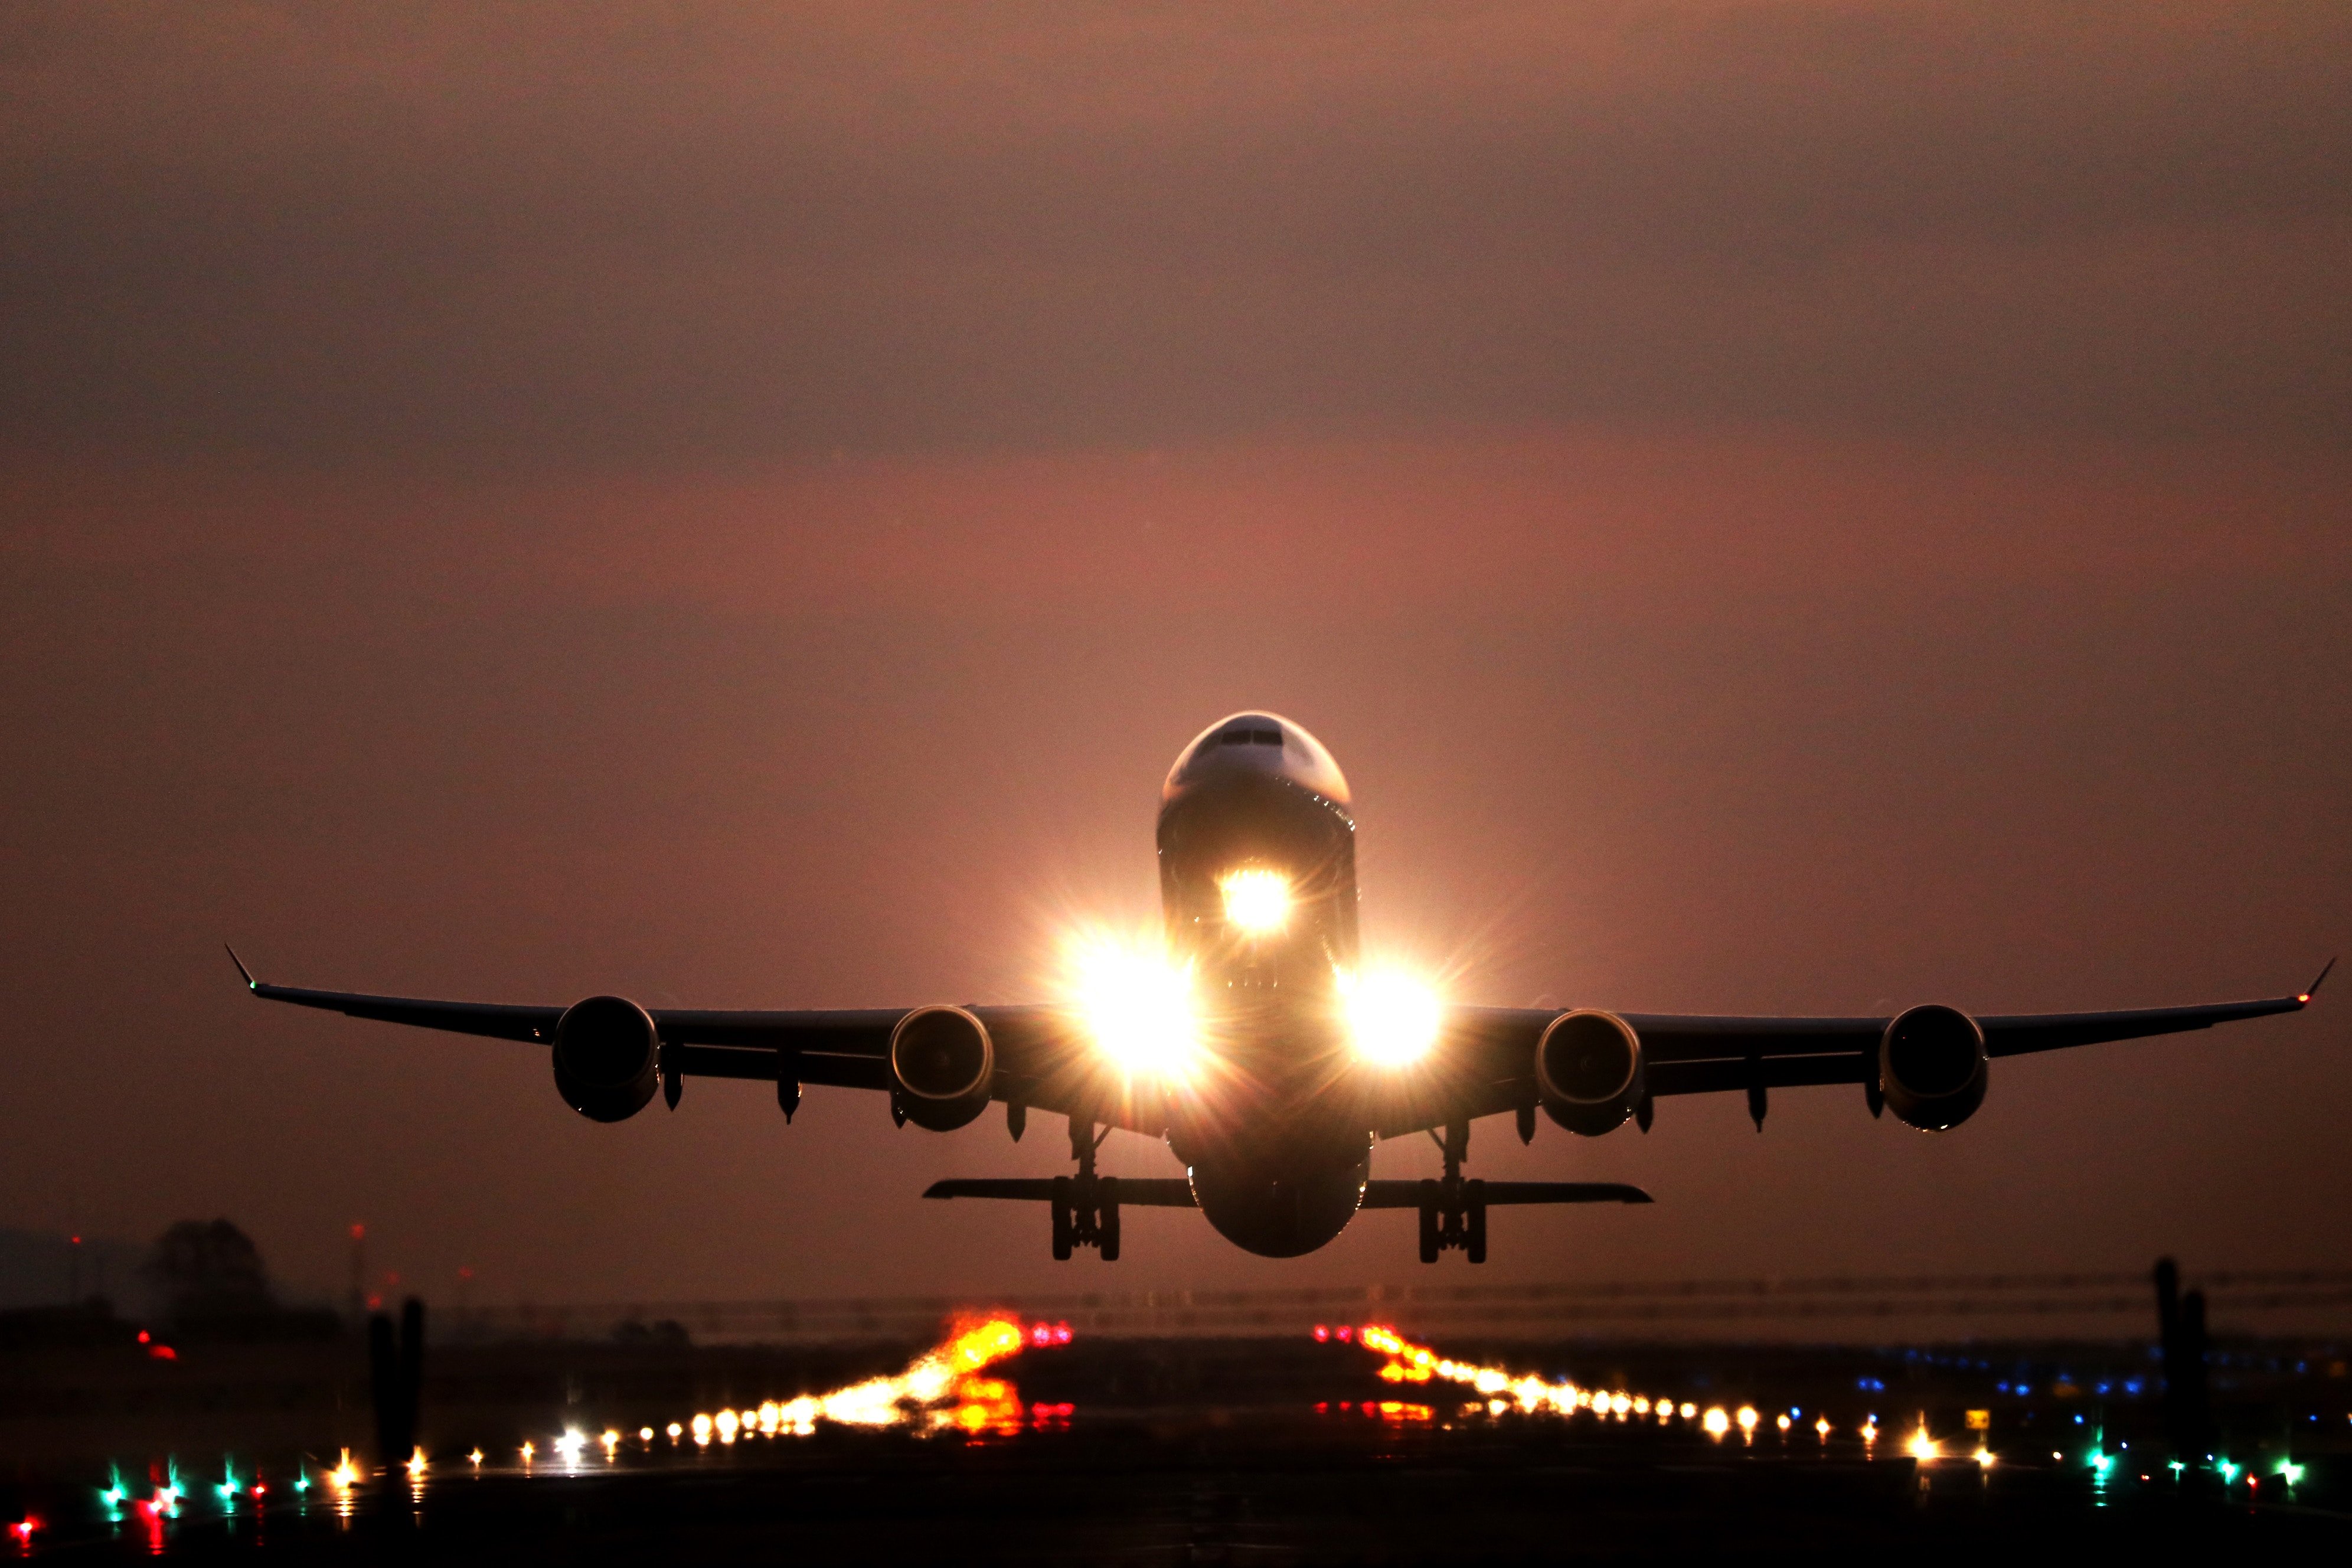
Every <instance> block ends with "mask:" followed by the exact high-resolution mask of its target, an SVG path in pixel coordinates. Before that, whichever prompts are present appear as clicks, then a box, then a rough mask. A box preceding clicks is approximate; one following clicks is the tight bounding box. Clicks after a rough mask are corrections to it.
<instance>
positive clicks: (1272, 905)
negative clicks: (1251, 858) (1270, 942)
mask: <svg viewBox="0 0 2352 1568" xmlns="http://www.w3.org/2000/svg"><path fill="white" fill-rule="evenodd" d="M1217 889H1218V890H1219V891H1220V892H1222V893H1223V894H1224V895H1225V921H1226V922H1227V923H1228V924H1230V925H1232V926H1233V927H1234V929H1235V930H1236V931H1240V932H1241V933H1242V934H1243V935H1244V936H1272V935H1273V934H1274V933H1275V932H1276V931H1280V930H1281V929H1282V928H1283V926H1284V925H1285V924H1286V922H1287V921H1289V919H1290V879H1289V878H1287V877H1286V876H1284V875H1283V874H1282V873H1281V872H1279V871H1268V870H1265V868H1250V869H1248V870H1244V871H1234V872H1230V873H1228V874H1227V875H1226V876H1225V877H1224V879H1223V880H1221V881H1220V882H1218V884H1217Z"/></svg>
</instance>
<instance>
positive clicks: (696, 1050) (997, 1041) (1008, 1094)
mask: <svg viewBox="0 0 2352 1568" xmlns="http://www.w3.org/2000/svg"><path fill="white" fill-rule="evenodd" d="M229 957H230V959H231V960H232V961H233V962H236V968H237V973H238V974H239V975H241V976H243V978H244V980H245V984H246V988H247V990H249V991H251V992H252V993H253V994H254V995H256V996H258V997H260V998H262V999H263V1000H264V1001H268V1002H286V1003H290V1004H292V1005H295V1006H298V1007H317V1008H320V1009H321V1010H323V1011H326V1012H331V1013H341V1014H343V1015H345V1016H349V1017H353V1018H367V1019H372V1020H374V1021H376V1022H379V1023H386V1024H406V1025H409V1026H412V1027H415V1028H422V1029H439V1030H443V1031H446V1032H448V1033H451V1034H459V1035H475V1036H481V1037H488V1038H492V1039H502V1040H516V1041H520V1042H523V1043H526V1044H533V1045H541V1046H547V1045H551V1044H552V1043H553V1042H554V1039H555V1026H556V1021H557V1020H558V1019H560V1018H562V1016H563V1012H564V1010H563V1009H562V1007H558V1006H534V1005H513V1004H508V1003H498V1002H445V1001H436V1000H433V999H430V998H425V997H416V996H383V995H376V994H370V993H365V992H355V991H314V990H311V989H309V988H307V987H304V986H299V985H273V984H269V983H268V982H267V981H261V980H256V979H255V978H254V977H253V974H252V973H251V972H250V971H248V970H247V968H246V967H245V964H244V963H243V962H242V961H241V960H237V958H236V952H234V951H232V952H230V954H229ZM910 1011H912V1009H910V1008H906V1007H857V1008H839V1009H830V1010H828V1009H760V1008H751V1009H720V1008H707V1007H648V1008H646V1016H649V1017H651V1018H652V1019H653V1021H654V1027H655V1029H656V1031H657V1032H658V1034H659V1036H660V1038H661V1047H662V1060H663V1064H664V1068H665V1069H666V1070H667V1071H671V1072H674V1073H676V1074H677V1076H678V1077H679V1078H680V1079H688V1078H730V1079H756V1080H765V1081H782V1082H789V1083H798V1084H821V1085H824V1086H827V1087H830V1088H835V1089H883V1090H887V1089H889V1088H890V1068H889V1063H888V1059H887V1058H888V1056H889V1050H890V1032H891V1030H892V1029H893V1028H894V1027H896V1026H897V1025H898V1020H899V1019H900V1018H902V1017H904V1016H906V1015H907V1014H908V1012H910ZM971 1012H972V1013H973V1014H974V1015H975V1016H977V1017H978V1018H979V1019H980V1021H981V1022H982V1024H984V1025H985V1026H987V1028H988V1033H989V1038H990V1040H991V1042H992V1045H993V1046H994V1047H995V1050H996V1053H997V1070H996V1077H995V1080H994V1086H993V1093H992V1099H995V1100H1018V1101H1020V1102H1021V1103H1022V1104H1024V1105H1030V1106H1034V1107H1035V1108H1037V1109H1038V1110H1056V1111H1065V1112H1067V1111H1070V1110H1082V1109H1084V1108H1085V1106H1086V1105H1087V1104H1088V1103H1089V1102H1093V1101H1098V1100H1100V1099H1101V1098H1102V1097H1100V1096H1098V1095H1097V1094H1095V1093H1093V1092H1091V1090H1092V1088H1093V1075H1092V1074H1090V1073H1088V1072H1087V1071H1086V1070H1085V1067H1086V1063H1087V1053H1086V1052H1085V1051H1084V1050H1083V1048H1082V1045H1081V1042H1079V1041H1078V1040H1077V1038H1076V1036H1075V1033H1074V1031H1073V1029H1072V1027H1071V1026H1070V1025H1069V1023H1068V1021H1067V1017H1066V1014H1065V1013H1064V1012H1063V1011H1062V1010H1061V1009H1059V1008H1055V1007H1049V1006H1042V1005H1028V1006H979V1007H974V1008H972V1009H971ZM1149 1109H1150V1108H1149V1107H1139V1106H1129V1105H1118V1104H1100V1105H1098V1107H1097V1120H1099V1121H1112V1122H1115V1123H1118V1124H1119V1125H1129V1123H1130V1122H1131V1121H1132V1122H1134V1123H1135V1124H1136V1125H1137V1126H1138V1127H1139V1130H1142V1131H1150V1132H1155V1133H1156V1132H1157V1131H1159V1130H1160V1129H1159V1127H1158V1125H1157V1123H1156V1122H1154V1123H1152V1124H1150V1125H1149V1126H1142V1125H1141V1120H1140V1119H1139V1118H1138V1117H1137V1114H1136V1113H1137V1112H1138V1111H1148V1110H1149Z"/></svg>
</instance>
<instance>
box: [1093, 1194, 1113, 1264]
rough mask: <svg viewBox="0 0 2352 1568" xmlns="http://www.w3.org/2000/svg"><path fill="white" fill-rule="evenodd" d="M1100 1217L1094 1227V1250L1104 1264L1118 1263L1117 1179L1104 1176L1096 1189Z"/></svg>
mask: <svg viewBox="0 0 2352 1568" xmlns="http://www.w3.org/2000/svg"><path fill="white" fill-rule="evenodd" d="M1097 1192H1099V1193H1100V1194H1101V1196H1100V1197H1099V1198H1097V1200H1096V1201H1097V1203H1098V1204H1099V1205H1101V1208H1100V1215H1101V1217H1100V1218H1099V1219H1098V1220H1097V1222H1096V1225H1095V1249H1096V1250H1097V1252H1100V1253H1101V1254H1102V1260H1103V1261H1104V1262H1105V1263H1116V1262H1118V1177H1117V1176H1105V1177H1104V1178H1103V1179H1102V1182H1101V1184H1100V1185H1099V1186H1098V1187H1097Z"/></svg>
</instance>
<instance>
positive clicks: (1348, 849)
mask: <svg viewBox="0 0 2352 1568" xmlns="http://www.w3.org/2000/svg"><path fill="white" fill-rule="evenodd" d="M1355 831H1356V825H1355V820H1354V818H1353V817H1352V816H1350V815H1349V797H1348V789H1347V784H1346V781H1345V779H1344V778H1343V777H1342V776H1341V774H1340V773H1339V768H1338V766H1337V765H1336V764H1335V763H1333V762H1332V761H1331V758H1330V754H1329V752H1327V751H1325V750H1324V748H1323V747H1322V745H1321V744H1320V743H1319V742H1317V741H1316V740H1315V738H1314V737H1313V736H1311V735H1309V734H1307V732H1306V731H1304V730H1302V729H1300V728H1299V727H1298V726H1297V725H1296V724H1291V723H1289V722H1287V721H1284V720H1281V719H1277V718H1275V717H1273V716H1272V715H1269V714H1264V713H1244V714H1238V715H1236V716H1234V718H1231V719H1227V720H1225V721H1222V722H1220V723H1218V724H1215V725H1213V726H1212V727H1211V728H1210V729H1209V730H1208V731H1205V732H1204V733H1203V734H1202V736H1201V737H1200V738H1199V739H1198V740H1196V741H1194V742H1192V745H1191V746H1189V747H1187V748H1186V749H1185V751H1184V752H1183V754H1182V756H1181V757H1180V758H1179V759H1178V762H1177V764H1176V767H1175V769H1174V770H1173V771H1172V772H1171V773H1170V774H1169V776H1168V783H1167V785H1166V788H1165V789H1164V791H1163V792H1162V797H1161V805H1160V822H1159V834H1158V837H1159V855H1160V907H1161V911H1162V914H1163V917H1164V919H1165V921H1166V925H1167V938H1168V943H1169V947H1170V949H1171V952H1172V953H1173V955H1174V956H1175V957H1176V958H1177V960H1178V961H1179V962H1181V963H1186V964H1188V965H1189V966H1190V968H1191V971H1192V978H1193V985H1194V995H1195V997H1196V999H1197V1001H1198V1005H1199V1006H1200V1008H1201V1023H1202V1029H1203V1031H1204V1034H1205V1036H1206V1037H1207V1040H1208V1042H1209V1044H1210V1047H1211V1049H1210V1051H1209V1052H1208V1057H1209V1059H1210V1060H1211V1061H1212V1062H1213V1070H1212V1071H1210V1072H1208V1073H1206V1074H1204V1075H1203V1076H1202V1078H1201V1079H1198V1080H1196V1081H1194V1082H1192V1083H1191V1084H1189V1085H1186V1086H1183V1087H1182V1088H1181V1089H1179V1090H1178V1091H1177V1092H1175V1093H1173V1094H1172V1095H1171V1099H1170V1102H1169V1130H1168V1145H1169V1147H1170V1148H1171V1150H1172V1151H1173V1152H1175V1154H1176V1155H1177V1157H1178V1158H1179V1159H1181V1160H1182V1161H1183V1162H1184V1163H1185V1165H1186V1167H1187V1171H1188V1173H1189V1175H1190V1178H1191V1181H1192V1192H1193V1196H1194V1198H1195V1200H1196V1201H1197V1202H1198V1203H1199V1205H1200V1207H1201V1212H1202V1215H1204V1216H1206V1218H1207V1219H1208V1221H1209V1223H1210V1224H1211V1225H1213V1226H1215V1227H1216V1228H1217V1230H1218V1231H1219V1232H1221V1233H1222V1234H1223V1236H1224V1237H1226V1238H1227V1239H1229V1240H1231V1241H1233V1242H1234V1244H1235V1245H1237V1246H1239V1247H1244V1248H1246V1249H1247V1250H1249V1251H1251V1252H1255V1253H1259V1254H1262V1255H1264V1256H1266V1257H1271V1258H1290V1257H1296V1256H1297V1255H1299V1254H1301V1253H1305V1252H1311V1251H1313V1250H1314V1249H1315V1248H1317V1247H1321V1246H1323V1245H1324V1244H1325V1243H1326V1242H1328V1241H1329V1240H1330V1239H1331V1238H1332V1237H1336V1236H1338V1235H1339V1232H1340V1231H1341V1230H1342V1229H1344V1228H1345V1227H1346V1226H1347V1224H1348V1221H1349V1218H1350V1217H1351V1216H1352V1215H1354V1214H1355V1212H1356V1207H1357V1205H1358V1203H1359V1202H1360V1199H1361V1197H1362V1195H1363V1190H1364V1183H1365V1181H1366V1180H1367V1178H1368V1177H1369V1175H1370V1159H1371V1143H1372V1134H1371V1131H1370V1121H1369V1118H1367V1117H1366V1116H1365V1115H1364V1114H1363V1110H1362V1106H1361V1102H1360V1096H1359V1095H1357V1094H1355V1093H1352V1092H1350V1090H1351V1089H1352V1088H1353V1087H1354V1082H1355V1075H1356V1073H1357V1072H1358V1071H1360V1067H1359V1065H1358V1064H1357V1063H1356V1062H1355V1061H1354V1059H1353V1058H1352V1056H1351V1053H1350V1052H1349V1048H1348V1043H1347V1039H1346V1036H1345V1027H1344V1025H1343V1023H1342V1016H1343V1006H1342V998H1341V996H1340V994H1339V989H1340V986H1341V984H1343V977H1345V976H1348V975H1349V974H1352V973H1354V972H1355V970H1356V969H1357V966H1358V961H1359V942H1358V935H1357V926H1356V914H1357V909H1356V906H1357V889H1356V845H1355Z"/></svg>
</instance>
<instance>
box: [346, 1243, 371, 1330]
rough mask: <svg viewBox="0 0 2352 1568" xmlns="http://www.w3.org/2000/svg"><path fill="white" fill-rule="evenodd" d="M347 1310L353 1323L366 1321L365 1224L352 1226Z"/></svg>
mask: <svg viewBox="0 0 2352 1568" xmlns="http://www.w3.org/2000/svg"><path fill="white" fill-rule="evenodd" d="M347 1310H349V1312H350V1313H351V1319H352V1322H354V1323H361V1322H365V1321H367V1226H363V1225H354V1226H352V1294H351V1300H350V1302H349V1304H348V1307H347Z"/></svg>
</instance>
